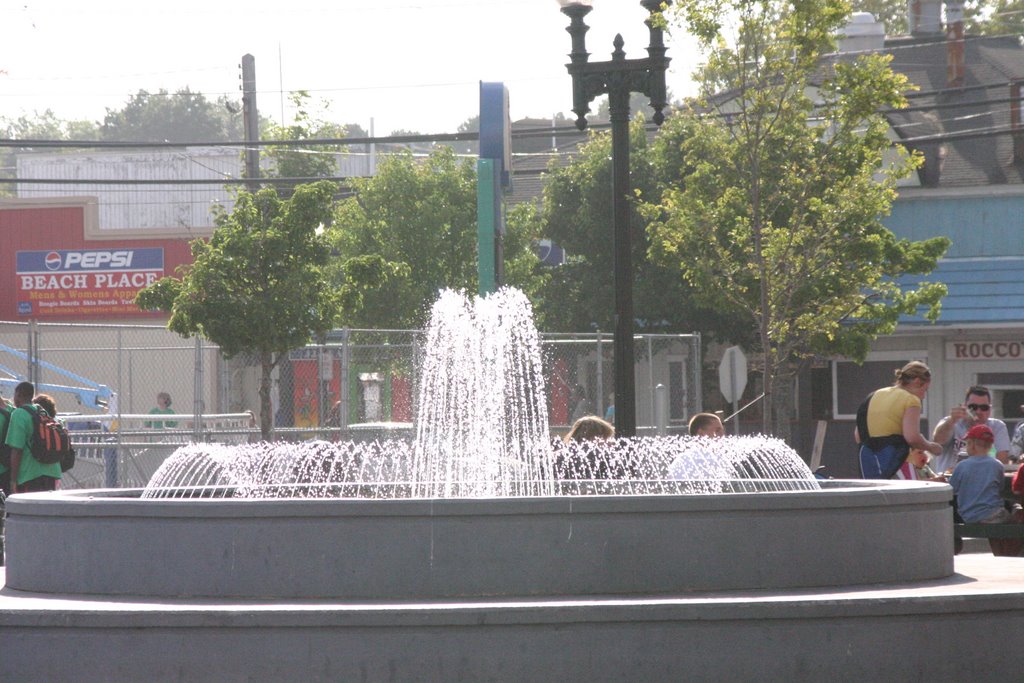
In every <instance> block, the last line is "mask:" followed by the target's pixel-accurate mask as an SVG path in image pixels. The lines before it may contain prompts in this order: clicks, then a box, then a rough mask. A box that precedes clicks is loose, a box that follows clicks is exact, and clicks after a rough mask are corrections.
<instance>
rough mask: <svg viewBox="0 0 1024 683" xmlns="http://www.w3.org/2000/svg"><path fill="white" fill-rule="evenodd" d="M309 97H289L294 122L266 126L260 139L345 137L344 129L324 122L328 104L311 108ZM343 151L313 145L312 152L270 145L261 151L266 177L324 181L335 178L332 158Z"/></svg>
mask: <svg viewBox="0 0 1024 683" xmlns="http://www.w3.org/2000/svg"><path fill="white" fill-rule="evenodd" d="M309 99H310V98H309V93H307V92H305V91H301V90H300V91H298V92H295V93H292V95H291V101H292V105H293V106H294V107H295V109H296V111H295V117H294V122H293V123H292V125H290V126H279V125H276V124H268V125H266V126H265V127H264V130H263V133H262V134H263V135H265V136H266V137H269V138H270V139H271V140H296V141H299V140H315V139H332V138H343V137H345V134H346V130H345V127H344V126H340V125H338V124H336V123H330V122H329V121H327V119H326V116H327V115H328V113H329V112H328V110H329V104H328V103H327V102H326V101H323V102H321V103H320V104H319V105H316V108H314V107H313V106H312V105H311V104H310V102H309ZM343 151H345V148H344V147H342V146H341V145H317V146H316V148H315V149H313V148H307V147H296V146H292V145H271V146H268V147H267V148H266V150H265V154H266V156H267V157H268V158H269V159H270V161H271V169H270V170H269V171H268V175H270V176H271V177H276V178H324V177H331V176H334V175H337V170H338V164H337V162H336V161H335V154H337V153H339V152H343Z"/></svg>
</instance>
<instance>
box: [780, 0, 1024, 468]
mask: <svg viewBox="0 0 1024 683" xmlns="http://www.w3.org/2000/svg"><path fill="white" fill-rule="evenodd" d="M942 5H943V4H942V3H940V2H933V1H928V2H924V1H922V2H912V3H909V7H910V10H911V12H912V14H911V16H910V22H909V23H910V26H911V27H912V34H911V35H909V36H901V37H896V38H889V39H886V38H885V37H884V35H883V33H884V32H883V31H879V30H878V25H877V24H873V22H872V21H866V20H865V18H864V17H863V16H862V17H859V18H855V19H856V20H857V21H859V23H860V26H859V27H858V30H857V31H856V33H857V37H858V39H859V40H858V41H857V42H853V43H850V42H847V45H846V46H847V47H848V48H849V47H853V48H854V49H870V50H877V51H881V52H887V53H889V54H891V55H892V57H893V62H892V67H893V69H894V70H896V71H898V72H901V73H903V74H905V75H906V76H907V77H908V78H909V79H910V81H911V82H912V83H914V84H915V85H917V86H918V87H919V88H920V90H919V91H918V92H917V93H913V94H912V95H911V97H910V100H911V106H910V107H908V108H907V109H905V110H902V111H897V112H890V113H888V114H887V116H888V119H889V121H890V123H891V124H892V130H893V136H894V139H897V140H899V141H900V142H901V143H902V144H903V145H905V146H906V147H908V148H910V149H916V150H918V151H920V152H921V153H922V154H923V155H924V158H925V163H924V165H923V166H922V167H921V168H920V169H919V170H918V171H917V172H916V174H915V175H914V176H913V177H912V178H910V179H909V180H908V182H905V183H904V184H903V185H902V186H901V188H900V191H899V198H898V200H897V201H896V203H895V204H894V206H893V210H892V215H891V216H890V217H888V218H887V219H886V220H885V224H886V226H887V227H889V228H890V229H891V230H892V231H893V232H894V233H895V234H896V235H897V236H898V237H901V238H906V239H914V240H916V239H925V238H928V237H933V236H936V235H944V236H947V237H949V238H950V239H951V240H952V246H951V247H950V249H949V251H948V253H947V254H946V256H945V257H944V258H943V259H942V260H941V261H940V263H939V265H938V268H936V270H935V271H934V272H933V273H932V274H931V275H929V276H928V277H927V280H930V281H938V282H943V283H945V284H946V286H947V287H948V289H949V293H948V295H947V297H946V298H945V299H944V300H943V304H942V315H941V317H940V319H939V320H938V322H937V323H935V324H931V323H929V322H927V321H925V320H924V319H922V318H916V319H915V318H907V319H905V320H904V321H902V322H901V324H900V326H899V328H898V329H897V331H896V333H895V334H893V335H891V336H888V337H885V338H881V339H878V340H877V341H876V343H875V344H874V345H873V346H872V349H871V352H870V354H869V356H868V358H867V362H866V363H864V365H862V366H858V365H855V364H853V363H851V362H848V361H846V360H843V359H829V360H828V361H823V362H821V363H819V364H818V367H816V368H815V369H813V370H812V371H811V372H810V373H808V374H807V375H806V376H805V377H804V378H803V379H802V380H801V384H800V391H799V395H800V396H801V400H800V401H799V425H800V429H799V435H800V450H801V452H808V453H809V452H810V450H811V447H810V444H811V443H813V437H814V433H815V429H816V425H817V422H818V420H825V421H827V424H828V429H827V435H826V438H825V441H824V448H823V458H822V462H823V463H824V464H825V465H827V466H828V467H829V472H830V474H832V475H833V476H857V474H858V470H857V467H858V466H857V457H856V447H855V445H854V443H853V439H852V432H853V427H854V413H855V412H856V409H857V406H858V405H859V404H860V402H861V401H862V400H863V398H864V396H865V395H866V394H867V393H868V392H870V391H872V390H874V389H876V388H878V387H880V386H884V385H886V384H890V383H891V382H892V377H893V374H892V373H893V369H894V368H896V367H898V366H900V365H902V364H903V363H905V362H906V361H909V360H912V359H920V360H924V361H926V362H927V363H928V365H929V366H930V367H931V369H932V373H933V380H932V386H931V389H930V391H929V394H928V397H927V399H926V401H925V406H924V411H923V412H924V419H923V420H922V432H923V433H924V432H926V433H928V434H930V433H931V430H932V429H933V428H934V427H935V425H936V424H937V423H938V421H939V420H941V419H942V417H944V416H945V415H947V414H948V413H949V410H950V408H951V407H953V406H954V405H957V404H959V403H962V401H963V398H964V393H965V391H966V389H967V387H969V386H971V385H974V384H983V385H986V386H988V387H989V388H990V389H991V390H992V393H993V399H994V400H993V403H994V409H993V416H994V417H997V418H1001V419H1004V420H1005V421H1006V422H1007V424H1008V426H1010V428H1011V430H1012V428H1013V423H1014V422H1016V421H1017V420H1019V419H1021V418H1022V415H1021V412H1020V406H1021V405H1022V404H1024V278H1022V277H1021V273H1022V272H1024V239H1022V234H1024V230H1022V229H1024V128H1022V121H1021V84H1022V83H1024V48H1022V47H1021V43H1020V40H1019V38H1018V37H1017V36H970V35H966V36H965V35H964V33H963V27H962V21H960V17H961V16H962V12H960V11H959V10H960V8H959V6H958V5H957V4H954V3H946V5H945V13H946V24H943V23H941V19H940V17H941V10H942ZM868 19H870V15H868Z"/></svg>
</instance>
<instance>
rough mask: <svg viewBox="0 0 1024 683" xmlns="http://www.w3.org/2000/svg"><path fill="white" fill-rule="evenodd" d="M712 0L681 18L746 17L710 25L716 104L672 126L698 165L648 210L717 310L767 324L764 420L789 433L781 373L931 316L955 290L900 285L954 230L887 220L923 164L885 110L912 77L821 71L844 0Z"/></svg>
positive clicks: (710, 94)
mask: <svg viewBox="0 0 1024 683" xmlns="http://www.w3.org/2000/svg"><path fill="white" fill-rule="evenodd" d="M708 7H709V6H708V4H707V3H706V2H698V0H690V1H689V2H684V3H683V12H684V14H686V13H687V12H689V13H690V14H692V13H697V14H699V16H700V17H701V20H702V21H703V22H705V24H704V26H707V25H712V24H714V22H715V21H718V25H719V26H724V25H726V21H725V18H726V16H728V17H729V18H738V19H739V21H738V22H737V23H736V24H735V26H736V31H735V33H733V34H731V35H730V36H725V35H724V34H723V33H722V32H720V31H719V32H715V31H711V32H707V31H706V29H702V30H705V31H706V32H705V33H704V34H702V37H703V39H704V41H705V43H704V44H705V46H706V47H707V48H709V54H708V63H709V66H710V68H709V71H708V74H707V76H708V79H707V80H705V81H704V82H703V84H702V85H703V86H704V88H705V89H706V90H705V100H704V101H705V102H706V103H707V109H704V110H700V111H696V110H688V111H682V112H679V113H677V115H676V116H675V117H673V118H672V119H671V120H670V121H669V123H668V124H666V126H667V134H669V135H672V134H673V131H675V130H676V129H677V128H679V129H685V131H686V134H685V135H683V136H680V137H681V139H682V140H683V141H682V142H681V144H680V145H679V147H678V149H677V150H676V152H675V153H676V154H678V156H679V160H675V161H673V160H671V159H669V160H665V161H663V162H661V163H664V164H670V163H680V164H682V166H684V167H685V168H686V170H687V172H688V175H687V176H686V181H685V183H684V184H682V185H677V186H674V187H666V188H665V191H664V192H663V194H662V196H661V200H660V201H659V202H651V203H648V204H646V205H645V206H644V207H643V212H644V214H645V215H646V216H647V217H648V218H649V219H650V220H651V225H650V234H651V242H652V244H651V253H652V255H653V257H654V258H656V259H657V260H658V261H659V262H660V263H662V264H665V265H675V266H676V267H678V268H680V270H681V271H682V274H683V276H684V277H685V278H686V280H687V281H688V282H689V283H690V284H691V285H692V286H693V287H694V290H695V293H696V295H697V297H698V298H699V299H700V300H701V301H702V302H704V303H705V304H706V305H708V306H711V307H714V308H715V309H716V310H720V311H724V312H726V313H728V314H731V315H733V316H735V317H736V318H737V319H739V320H743V321H746V324H747V325H749V326H750V328H751V329H752V330H754V331H755V332H756V335H755V350H756V352H757V353H758V354H759V355H760V356H761V358H760V363H759V365H760V366H761V367H762V368H763V371H764V377H763V378H764V390H765V393H766V396H767V399H768V400H767V402H766V407H765V411H764V424H763V428H764V429H765V430H766V432H772V433H776V434H779V435H780V436H785V425H786V424H787V420H788V417H789V416H788V414H787V413H786V410H787V409H788V405H786V400H788V399H787V395H786V392H784V391H780V392H779V393H778V394H776V393H775V385H776V380H781V379H787V378H789V377H790V376H791V375H792V374H793V373H795V372H796V371H797V370H798V368H799V367H800V364H801V362H802V361H804V360H806V359H807V358H809V357H810V356H811V355H813V354H842V355H848V356H851V357H853V358H857V359H863V358H864V356H865V354H866V353H867V350H868V346H869V344H870V343H871V341H872V340H873V339H874V338H875V337H877V336H878V335H880V334H887V333H890V332H892V331H893V330H894V329H895V326H896V322H897V319H898V318H899V316H900V315H902V314H914V313H918V312H920V311H922V310H923V311H924V313H925V315H926V316H927V317H928V318H929V319H932V320H934V319H935V318H936V317H937V316H938V313H939V306H940V300H941V298H942V296H943V295H944V294H945V291H946V290H945V286H943V285H938V284H927V285H923V286H921V287H919V288H918V289H908V290H904V289H901V288H900V287H899V286H898V285H897V279H898V278H899V277H900V276H902V275H904V274H923V273H928V272H930V271H931V270H932V269H933V268H934V267H935V264H936V261H937V259H938V258H939V257H941V256H942V255H943V254H944V253H945V251H946V249H947V248H948V246H949V240H947V239H945V238H934V239H930V240H926V241H923V242H917V243H912V242H907V241H904V240H898V239H897V238H896V237H895V236H894V235H893V234H892V233H891V232H890V231H889V230H888V229H886V228H885V227H884V226H883V225H882V223H881V218H882V217H884V216H885V215H887V214H888V212H889V208H890V206H891V203H892V201H893V200H894V199H895V183H896V180H897V179H898V178H900V177H903V176H904V175H906V174H907V173H909V172H910V171H911V170H912V169H913V168H914V166H915V165H916V164H917V163H918V162H919V159H918V158H916V157H914V156H912V155H908V154H906V153H892V152H891V151H890V150H891V149H892V148H891V147H890V143H889V139H888V137H887V132H888V125H887V123H886V121H885V119H884V118H883V117H882V116H881V115H879V114H877V113H876V112H878V111H880V110H884V109H885V108H889V107H901V106H904V105H905V101H904V99H903V96H902V94H901V93H903V92H905V91H906V90H907V89H908V88H909V84H908V83H907V81H906V79H905V78H904V77H902V76H900V75H897V74H894V73H893V72H892V71H891V69H890V68H889V59H888V58H887V57H883V56H878V55H871V56H863V57H860V58H858V59H857V60H856V61H854V62H843V63H838V64H836V65H835V68H834V70H833V71H831V72H830V73H827V74H824V75H823V71H822V70H821V69H820V67H819V65H820V64H821V56H822V55H823V54H825V53H828V52H831V51H832V49H833V39H832V35H833V34H834V31H835V30H836V29H837V28H838V27H839V26H841V25H842V24H843V23H844V22H845V19H846V15H845V12H846V5H845V3H843V2H842V1H841V0H805V1H804V2H800V3H796V4H790V3H778V2H775V1H774V0H733V1H728V0H727V1H725V2H722V3H719V4H718V5H714V11H709V9H708ZM716 12H717V13H716ZM687 16H689V15H688V14H687ZM712 88H714V89H715V91H712V90H711V89H712ZM812 98H813V99H812ZM815 100H817V101H815ZM776 400H778V402H776ZM773 415H777V416H778V420H777V421H776V420H775V419H774V418H773Z"/></svg>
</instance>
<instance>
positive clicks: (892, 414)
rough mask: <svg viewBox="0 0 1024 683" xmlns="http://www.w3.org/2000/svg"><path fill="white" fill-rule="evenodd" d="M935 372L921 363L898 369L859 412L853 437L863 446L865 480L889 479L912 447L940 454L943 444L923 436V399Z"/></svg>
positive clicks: (861, 461)
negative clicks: (891, 378) (894, 376)
mask: <svg viewBox="0 0 1024 683" xmlns="http://www.w3.org/2000/svg"><path fill="white" fill-rule="evenodd" d="M931 382H932V373H931V371H930V370H929V369H928V366H927V365H925V364H924V363H922V362H921V361H916V360H915V361H911V362H909V363H907V364H906V365H904V366H903V367H902V368H900V369H898V370H896V381H895V382H894V383H893V385H892V386H890V387H885V388H883V389H879V390H878V391H875V392H874V393H872V394H871V395H870V396H868V398H867V399H866V400H865V401H864V403H863V404H862V405H861V407H860V409H859V410H858V411H857V427H856V429H855V430H854V438H855V439H856V441H857V443H859V444H860V471H861V476H862V477H863V478H865V479H890V478H891V477H892V476H893V475H894V474H896V472H897V470H899V468H900V466H901V465H903V462H904V461H905V460H906V459H907V455H908V454H909V453H910V449H911V448H920V449H921V450H925V451H928V452H929V453H934V454H936V455H938V454H939V453H941V452H942V445H941V444H937V443H935V442H934V441H929V440H927V439H926V438H925V437H924V436H923V435H922V434H921V400H922V399H923V398H924V396H925V394H926V393H927V392H928V387H929V386H930V385H931Z"/></svg>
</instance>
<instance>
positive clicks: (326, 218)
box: [135, 181, 383, 439]
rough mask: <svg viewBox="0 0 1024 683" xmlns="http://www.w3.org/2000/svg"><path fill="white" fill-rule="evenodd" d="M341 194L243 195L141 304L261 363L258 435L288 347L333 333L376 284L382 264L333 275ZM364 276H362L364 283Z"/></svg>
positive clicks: (266, 430) (304, 190)
mask: <svg viewBox="0 0 1024 683" xmlns="http://www.w3.org/2000/svg"><path fill="white" fill-rule="evenodd" d="M336 190H337V187H336V185H335V184H334V183H331V182H329V181H319V182H316V183H312V184H308V185H302V186H300V187H298V188H296V190H295V193H294V194H293V195H292V196H291V197H290V198H289V199H287V200H282V199H281V198H280V197H279V196H278V195H277V193H276V192H275V191H274V190H272V189H262V190H260V191H258V192H257V193H255V194H252V193H249V192H245V191H242V192H239V193H238V197H237V199H236V201H235V206H234V209H233V210H232V211H231V213H230V214H229V213H226V212H221V213H220V214H218V215H217V216H216V219H215V220H216V229H215V230H214V233H213V235H212V237H211V238H210V240H209V242H207V241H204V240H195V241H194V242H192V245H191V246H192V256H193V262H192V264H191V265H189V266H187V267H185V268H184V269H183V271H182V272H181V277H164V278H161V279H160V280H158V281H157V282H155V283H153V284H152V285H151V286H149V287H147V288H146V289H143V290H142V291H141V292H139V294H138V296H137V297H136V300H135V301H136V304H138V306H139V307H140V308H144V309H150V310H160V311H165V312H169V313H170V314H171V316H170V319H169V320H168V322H167V327H168V329H170V330H172V331H174V332H177V333H178V334H180V335H182V336H183V337H191V336H194V335H199V336H201V337H203V338H204V339H208V340H210V341H212V342H214V343H215V344H217V345H218V346H219V347H220V349H221V351H222V352H223V353H224V355H225V356H226V357H227V358H231V357H233V356H236V355H238V354H240V353H243V352H245V353H251V354H253V355H255V356H256V358H258V360H259V363H260V368H261V376H260V391H259V393H260V430H261V432H262V434H263V438H264V439H269V438H270V437H271V433H272V429H273V414H272V410H271V403H270V388H271V373H272V371H273V369H274V367H275V366H276V365H277V363H278V362H279V361H280V360H281V359H282V358H284V357H285V356H286V354H287V352H288V351H289V350H291V349H294V348H297V347H301V346H304V345H305V344H307V343H309V342H310V340H311V339H312V338H313V335H314V334H322V333H326V332H327V331H328V330H330V329H332V327H333V326H334V323H335V321H336V320H337V319H338V317H339V316H340V314H341V313H342V312H343V311H345V310H347V309H350V308H356V307H358V306H359V304H360V301H361V290H362V288H363V287H364V286H366V285H367V284H371V285H372V284H376V279H377V278H378V277H380V276H381V274H382V272H383V263H382V262H381V260H380V259H376V258H373V257H367V258H362V259H356V260H354V261H353V271H355V270H357V269H359V272H358V273H357V274H356V275H355V276H354V277H350V278H348V279H347V280H343V281H342V282H341V283H340V284H339V285H338V286H334V283H332V282H331V281H330V279H329V278H328V276H327V265H328V262H329V260H330V257H331V253H330V246H329V244H328V241H327V237H326V236H325V234H324V232H325V231H324V227H325V226H328V225H330V222H331V218H332V216H331V214H332V211H333V208H334V194H335V192H336ZM359 278H362V279H359Z"/></svg>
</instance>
